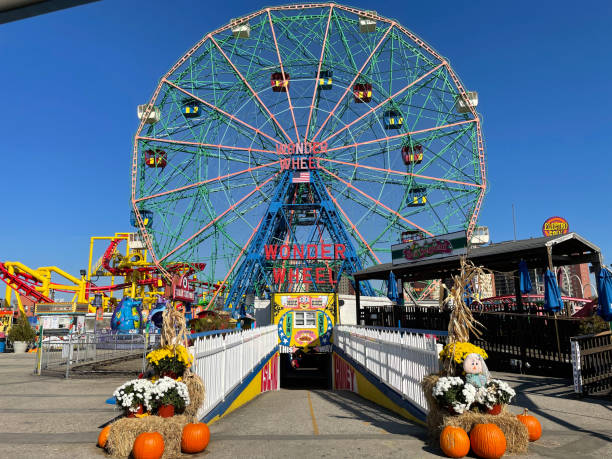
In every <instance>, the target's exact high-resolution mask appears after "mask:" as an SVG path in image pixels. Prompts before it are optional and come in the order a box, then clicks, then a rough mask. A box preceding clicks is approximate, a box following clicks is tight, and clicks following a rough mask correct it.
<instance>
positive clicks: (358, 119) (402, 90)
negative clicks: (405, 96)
mask: <svg viewBox="0 0 612 459" xmlns="http://www.w3.org/2000/svg"><path fill="white" fill-rule="evenodd" d="M442 66H444V63H442V64H439V65H437V66H436V67H434V68H432V69H431V70H429V71H428V72H427V73H425V74H423V75H421V76H420V77H419V78H417V79H416V80H414V81H412V82H411V83H408V84H407V85H406V86H404V87H403V88H402V89H400V90H399V91H397V92H395V93H394V94H393V95H391V96H389V97H387V98H386V99H384V100H383V101H382V102H380V103H379V104H377V105H375V106H374V107H372V108H370V109H369V110H368V111H367V112H365V113H364V114H363V115H361V116H360V117H358V118H356V119H355V120H353V121H352V122H350V123H349V124H345V125H344V126H343V127H342V128H341V129H339V130H337V131H336V132H334V133H333V134H331V135H329V136H327V138H325V139H324V140H322V142H329V141H330V140H331V139H332V138H334V137H335V136H337V135H338V134H340V133H341V132H342V131H344V130H346V129H348V128H350V127H351V126H353V125H354V124H355V123H358V122H359V121H361V120H362V119H363V118H365V117H366V116H368V115H370V114H372V113H374V112H375V111H376V110H378V109H379V108H381V107H382V106H384V105H386V104H388V103H389V102H391V101H392V100H393V99H395V98H396V97H397V96H399V95H400V94H402V93H403V92H405V91H406V90H408V89H410V88H411V87H412V86H414V85H416V84H417V83H419V82H420V81H422V80H424V79H425V78H427V77H428V76H430V75H431V74H433V73H434V72H437V71H438V70H439V69H440V68H441V67H442Z"/></svg>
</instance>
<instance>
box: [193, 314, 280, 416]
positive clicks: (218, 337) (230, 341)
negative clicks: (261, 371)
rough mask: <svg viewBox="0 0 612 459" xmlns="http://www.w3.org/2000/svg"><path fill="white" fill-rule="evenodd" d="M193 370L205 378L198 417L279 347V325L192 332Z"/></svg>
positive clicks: (204, 413) (210, 408)
mask: <svg viewBox="0 0 612 459" xmlns="http://www.w3.org/2000/svg"><path fill="white" fill-rule="evenodd" d="M191 338H192V339H194V342H193V346H192V347H191V348H190V351H191V352H192V354H193V355H194V363H193V367H192V370H193V372H194V373H196V374H197V375H198V376H200V378H202V381H203V382H204V387H205V388H206V397H205V399H204V405H203V406H202V408H200V411H199V412H198V419H201V418H202V417H204V416H205V415H206V414H208V413H209V412H210V411H211V410H212V409H213V408H214V407H215V406H217V405H218V404H219V403H220V402H222V401H224V400H225V398H226V397H227V395H228V394H229V393H230V392H231V391H232V390H233V389H234V388H235V387H237V386H238V385H239V384H240V383H241V382H242V381H243V380H244V378H245V377H246V376H248V375H249V373H250V372H251V371H252V370H253V369H254V368H255V367H256V366H257V364H259V363H260V362H261V361H262V360H263V359H264V358H265V357H266V356H267V355H269V354H270V353H271V352H272V351H274V350H275V349H276V348H277V347H278V333H277V326H276V325H268V326H265V327H259V328H254V329H251V330H236V331H232V332H228V331H220V332H205V333H198V334H195V335H191Z"/></svg>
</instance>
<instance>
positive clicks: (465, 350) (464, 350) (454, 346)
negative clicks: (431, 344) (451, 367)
mask: <svg viewBox="0 0 612 459" xmlns="http://www.w3.org/2000/svg"><path fill="white" fill-rule="evenodd" d="M468 354H479V355H481V356H482V358H483V359H486V358H487V357H488V355H487V353H486V352H485V350H484V349H482V348H480V347H478V346H474V345H473V344H472V343H450V344H447V345H446V346H444V349H442V352H440V359H441V360H447V359H453V360H454V361H455V362H457V363H462V362H463V360H465V358H466V357H467V356H468Z"/></svg>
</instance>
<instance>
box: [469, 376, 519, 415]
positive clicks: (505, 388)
mask: <svg viewBox="0 0 612 459" xmlns="http://www.w3.org/2000/svg"><path fill="white" fill-rule="evenodd" d="M515 395H516V392H514V389H512V388H511V387H510V386H509V385H508V384H506V383H505V382H503V381H500V380H499V379H491V380H490V381H489V382H488V383H487V385H486V386H484V387H480V388H479V389H478V390H477V391H476V404H477V405H479V406H480V407H481V410H482V411H486V412H487V413H488V414H499V413H501V410H502V407H503V405H507V404H508V403H510V401H511V400H512V398H513V397H514V396H515Z"/></svg>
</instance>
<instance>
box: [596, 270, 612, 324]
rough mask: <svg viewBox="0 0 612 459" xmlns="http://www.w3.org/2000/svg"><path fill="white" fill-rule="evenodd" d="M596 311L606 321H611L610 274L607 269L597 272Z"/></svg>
mask: <svg viewBox="0 0 612 459" xmlns="http://www.w3.org/2000/svg"><path fill="white" fill-rule="evenodd" d="M597 302H598V303H599V311H598V312H597V313H598V314H599V315H600V316H601V317H602V319H603V320H605V321H606V322H612V274H610V271H608V270H607V269H605V268H604V269H602V270H601V271H600V272H599V276H598V279H597Z"/></svg>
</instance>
